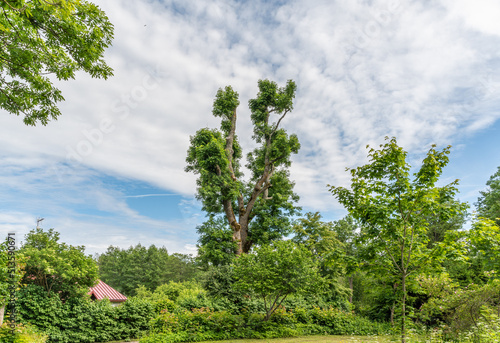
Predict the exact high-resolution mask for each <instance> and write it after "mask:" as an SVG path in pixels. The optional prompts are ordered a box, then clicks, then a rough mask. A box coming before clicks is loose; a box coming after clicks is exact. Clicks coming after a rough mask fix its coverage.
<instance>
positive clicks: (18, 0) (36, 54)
mask: <svg viewBox="0 0 500 343" xmlns="http://www.w3.org/2000/svg"><path fill="white" fill-rule="evenodd" d="M0 8H1V11H2V13H1V14H2V15H0V36H1V39H2V47H1V48H0V57H1V58H0V108H3V109H5V110H6V111H8V112H10V113H13V114H15V115H24V123H25V124H27V125H36V123H37V122H40V123H42V124H43V125H46V124H47V123H48V121H49V120H50V119H56V118H57V117H58V116H59V115H60V114H61V113H60V111H59V109H58V108H57V106H56V103H57V102H59V101H62V100H64V98H63V96H62V94H61V91H60V90H59V89H57V88H56V87H54V85H53V83H52V81H51V79H50V78H49V77H48V76H47V75H53V76H55V77H56V78H57V79H58V80H68V79H73V78H75V74H76V72H77V71H80V70H82V71H85V72H86V73H88V74H90V76H92V77H98V78H101V77H102V78H105V79H107V78H108V77H109V76H112V74H113V72H112V69H111V68H110V67H109V66H108V65H106V63H105V61H104V59H103V56H104V50H105V49H106V48H107V47H109V46H110V45H111V40H112V38H113V25H112V24H111V23H110V22H109V20H108V18H107V17H106V15H105V13H104V12H103V11H101V10H100V9H99V8H98V7H97V6H96V5H94V4H92V3H90V2H87V1H85V0H63V1H45V0H33V1H26V0H2V1H0Z"/></svg>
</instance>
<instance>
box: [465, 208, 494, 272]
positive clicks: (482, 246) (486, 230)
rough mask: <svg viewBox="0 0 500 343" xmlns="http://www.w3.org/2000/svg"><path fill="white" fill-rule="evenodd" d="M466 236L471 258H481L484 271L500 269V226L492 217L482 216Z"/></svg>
mask: <svg viewBox="0 0 500 343" xmlns="http://www.w3.org/2000/svg"><path fill="white" fill-rule="evenodd" d="M466 237H467V240H468V241H469V244H468V246H469V251H470V255H471V258H473V259H477V260H479V261H480V263H481V265H482V266H483V270H484V271H488V272H489V271H493V272H495V271H497V272H498V271H500V226H498V225H497V224H496V223H495V222H494V221H493V220H491V219H486V218H481V217H480V218H478V220H476V221H475V222H474V223H473V224H472V228H471V229H470V230H469V232H467V234H466ZM495 277H497V278H498V277H499V276H498V275H495Z"/></svg>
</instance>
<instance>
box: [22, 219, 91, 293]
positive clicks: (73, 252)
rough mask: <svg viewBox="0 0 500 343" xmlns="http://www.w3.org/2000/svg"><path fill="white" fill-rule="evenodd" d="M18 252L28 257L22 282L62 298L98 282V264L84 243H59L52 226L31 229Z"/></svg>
mask: <svg viewBox="0 0 500 343" xmlns="http://www.w3.org/2000/svg"><path fill="white" fill-rule="evenodd" d="M20 253H21V254H23V255H24V256H26V258H27V260H26V268H25V271H26V273H25V274H24V277H23V280H22V283H24V284H35V285H38V286H40V287H42V288H43V289H44V290H45V292H47V294H50V293H55V294H58V295H59V297H60V298H61V299H62V300H66V299H69V298H71V297H78V296H80V295H82V294H85V293H86V292H88V289H89V287H92V286H94V285H95V284H96V282H97V272H98V269H97V264H96V263H95V261H94V259H93V258H92V257H91V256H90V255H85V247H84V246H76V247H75V246H72V245H68V244H66V243H60V242H59V233H58V232H56V231H54V229H49V230H48V231H44V230H43V229H41V228H36V229H35V230H31V231H30V232H29V233H28V234H27V235H26V237H25V242H24V245H23V246H22V247H21V249H20Z"/></svg>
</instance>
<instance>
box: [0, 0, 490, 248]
mask: <svg viewBox="0 0 500 343" xmlns="http://www.w3.org/2000/svg"><path fill="white" fill-rule="evenodd" d="M97 3H98V4H99V5H100V6H101V7H102V8H103V9H104V10H105V11H106V13H107V14H108V16H109V17H110V19H111V21H112V22H113V23H114V25H115V37H116V38H115V41H114V45H113V47H112V48H111V49H109V51H108V52H107V54H106V56H107V57H106V59H107V60H108V61H109V63H110V65H111V66H112V67H113V68H114V69H115V76H114V77H113V78H111V79H109V80H107V81H104V80H95V79H91V78H90V77H88V76H86V75H78V77H77V80H76V81H70V82H64V83H60V88H61V89H62V91H63V94H64V96H65V97H66V100H67V101H66V102H64V103H62V104H61V109H62V111H63V115H62V116H61V118H60V119H59V120H58V121H55V122H51V123H50V124H49V125H48V126H46V127H36V128H32V127H26V126H24V124H22V121H21V118H17V117H14V116H12V115H8V114H2V115H1V116H0V127H2V129H3V130H2V135H0V147H1V148H0V156H2V158H3V160H2V162H0V164H1V165H3V166H4V169H3V170H2V173H0V181H1V182H2V183H3V184H4V185H9V186H8V187H7V188H8V189H9V190H10V191H12V190H20V191H22V192H26V194H30V196H32V199H31V201H34V202H38V203H41V202H43V195H42V194H43V192H44V190H45V191H51V192H55V194H54V195H53V197H54V199H55V198H56V197H57V198H59V199H65V200H66V201H67V203H68V204H73V203H80V204H81V203H84V202H86V201H87V202H90V203H92V204H93V206H96V207H97V208H99V209H101V210H103V211H108V212H110V213H115V214H122V215H124V216H126V217H127V218H135V219H134V220H136V221H137V222H141V221H142V220H146V219H145V218H141V216H140V214H138V213H135V212H134V211H132V210H131V209H130V208H129V207H128V205H127V204H126V203H125V202H124V201H123V198H121V197H122V196H123V194H119V192H118V193H113V190H112V187H106V185H102V184H96V185H92V183H91V182H89V180H92V178H93V177H95V176H96V175H99V174H101V173H105V174H108V175H113V176H117V177H122V178H127V179H132V180H134V179H135V180H140V181H145V182H148V183H150V184H153V185H155V186H158V187H161V188H163V189H165V190H168V192H176V193H179V194H181V195H184V196H192V195H193V194H194V192H195V176H194V175H192V174H187V173H185V172H184V167H185V156H186V150H187V148H188V145H189V135H192V134H194V133H195V132H196V130H198V129H199V128H201V127H217V126H218V121H217V120H216V119H215V118H213V117H212V116H211V105H212V102H213V97H214V95H215V93H216V91H217V89H218V88H219V87H224V86H226V85H228V84H231V85H232V86H233V88H235V89H236V90H237V91H238V92H239V94H240V100H241V106H240V109H239V112H238V113H239V116H240V117H239V122H238V135H239V137H240V140H241V142H242V144H243V146H244V148H246V151H249V149H250V148H251V147H253V143H252V142H251V139H250V136H251V134H250V133H251V126H250V120H249V118H248V115H249V113H248V109H247V107H246V104H247V101H248V99H249V98H251V97H254V96H255V93H256V91H257V87H256V83H257V80H258V79H259V78H270V79H273V80H277V81H278V82H279V83H280V84H284V83H285V82H286V80H288V79H293V80H295V81H296V83H297V85H298V93H297V98H296V102H295V103H296V105H295V110H294V111H293V112H292V113H291V114H290V115H289V116H288V117H287V118H286V120H285V121H284V122H283V125H284V127H285V128H286V129H287V130H288V131H289V132H295V133H297V134H298V136H299V139H300V141H301V144H302V149H301V151H300V152H299V155H297V156H294V161H295V162H294V165H293V166H292V178H294V179H295V180H296V190H297V192H298V193H299V195H300V196H301V197H302V200H301V204H302V205H304V206H306V207H311V208H315V209H317V210H325V211H337V210H339V206H338V204H335V202H334V201H333V198H332V197H331V196H330V194H329V193H328V192H327V190H326V184H327V183H330V184H334V185H346V184H347V181H348V177H347V175H346V173H345V172H344V169H345V167H354V166H356V165H359V164H361V163H364V162H365V161H366V149H365V146H366V145H367V144H370V145H372V146H377V145H378V144H380V143H382V142H383V137H384V136H386V135H389V136H396V137H398V141H399V143H401V144H402V145H403V146H404V147H405V148H406V149H409V150H410V151H411V152H415V153H417V154H419V153H421V152H422V151H424V150H425V149H426V148H427V147H428V145H429V144H430V143H432V142H435V143H437V144H439V145H441V146H442V145H447V144H450V143H455V142H459V141H460V138H461V137H463V135H466V134H467V135H470V134H474V133H475V132H478V130H480V129H482V128H485V127H487V126H488V125H491V124H492V123H493V122H495V121H496V120H498V118H499V117H500V113H499V111H498V101H495V99H496V98H498V95H499V89H500V87H498V86H499V85H500V82H499V79H500V78H499V76H500V75H499V72H498V70H500V69H499V68H498V64H499V62H498V61H499V60H500V59H499V57H500V56H499V52H498V51H497V49H495V48H494V47H496V46H498V44H499V43H500V38H499V37H498V33H499V32H500V27H499V25H500V24H499V23H500V22H499V21H498V20H496V18H498V15H497V14H498V12H499V11H500V10H499V8H500V7H499V6H500V5H499V4H497V3H496V2H493V0H492V1H486V0H484V1H480V2H474V5H471V3H468V2H467V1H458V2H456V1H455V2H451V1H448V0H443V1H442V2H441V4H434V5H431V4H430V3H428V2H425V3H424V2H410V1H404V0H400V1H392V0H391V1H389V0H387V1H383V0H380V1H373V2H363V1H356V2H345V1H344V2H330V1H309V2H307V3H306V2H299V1H291V2H285V3H283V4H281V5H279V6H278V5H276V4H274V3H267V2H237V1H229V0H224V1H223V0H214V1H195V2H181V1H166V2H159V1H135V2H127V1H122V0H108V1H97ZM75 160H78V161H79V162H78V163H76V164H75V163H74V162H75ZM68 162H70V163H69V164H65V163H68ZM92 169H93V170H94V172H91V170H92ZM30 170H36V173H33V172H31V173H30ZM21 174H22V176H20V175H21ZM46 180H52V183H51V186H50V187H45V186H44V185H45V184H46V183H47V181H46ZM55 180H57V182H56V181H55ZM89 185H91V186H89ZM82 187H83V188H88V189H84V190H83V191H82ZM69 192H72V193H69ZM70 194H71V195H70ZM92 199H94V200H92ZM95 199H100V200H99V201H97V202H96V201H95ZM14 202H16V201H14ZM17 203H22V201H21V200H18V201H17ZM51 204H52V206H53V209H52V210H51V213H53V215H54V216H55V215H56V213H57V212H58V211H62V212H63V213H65V215H66V217H65V218H66V219H67V222H64V223H63V222H61V223H60V224H61V225H63V224H65V225H66V224H67V225H70V224H71V225H72V224H74V225H76V226H78V227H82V226H83V219H78V220H79V221H80V220H81V222H78V223H73V222H71V216H72V215H75V213H71V211H70V210H68V209H65V208H64V207H63V206H62V205H61V203H59V202H57V201H54V202H51ZM193 206H194V207H191V210H189V211H191V212H193V213H194V212H195V211H194V210H192V209H193V208H198V209H199V205H193ZM197 206H198V207H197ZM189 211H187V212H186V213H188V212H189ZM86 220H89V219H88V218H87V219H86ZM186 220H187V219H186ZM197 221H199V218H195V219H194V221H193V222H189V225H194V223H195V222H197ZM185 223H188V222H185ZM92 224H93V225H94V224H95V223H92ZM149 224H151V223H148V225H149ZM6 225H7V224H6ZM9 225H10V224H9ZM16 225H17V224H16ZM105 225H109V223H105V224H102V226H100V227H101V228H104V226H105ZM151 225H153V226H154V225H156V224H154V223H153V224H151ZM158 225H159V224H158ZM162 225H163V224H162ZM98 226H99V225H98ZM190 230H193V228H190ZM114 237H115V238H116V240H117V242H121V241H127V239H126V235H123V234H120V230H119V229H118V228H116V236H114ZM119 237H122V238H119ZM144 239H146V240H147V238H144ZM96 242H98V241H97V240H96ZM92 244H94V243H92ZM179 244H180V243H179ZM186 244H193V242H192V241H191V242H186ZM94 245H95V246H96V247H97V246H98V243H95V244H94ZM183 246H184V245H177V247H178V248H179V249H181V250H182V249H185V248H183ZM188 250H189V249H188Z"/></svg>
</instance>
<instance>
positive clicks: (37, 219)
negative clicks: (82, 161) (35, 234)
mask: <svg viewBox="0 0 500 343" xmlns="http://www.w3.org/2000/svg"><path fill="white" fill-rule="evenodd" d="M44 219H45V218H36V228H37V229H40V223H41V222H42V221H43V220H44Z"/></svg>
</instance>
